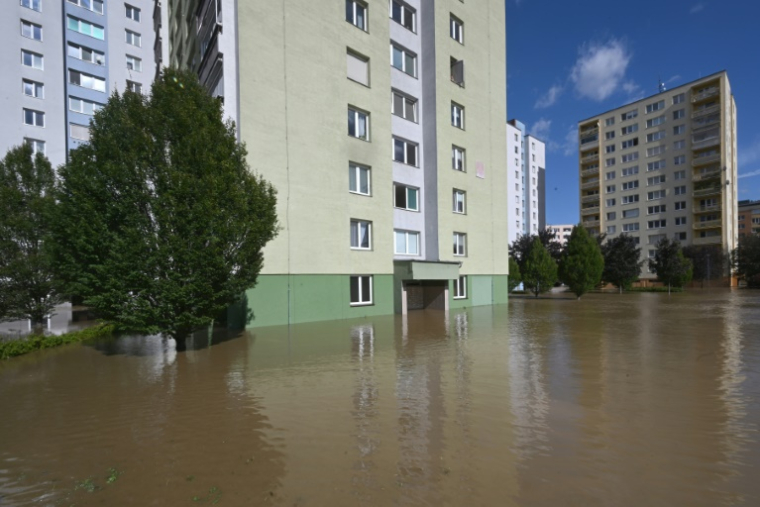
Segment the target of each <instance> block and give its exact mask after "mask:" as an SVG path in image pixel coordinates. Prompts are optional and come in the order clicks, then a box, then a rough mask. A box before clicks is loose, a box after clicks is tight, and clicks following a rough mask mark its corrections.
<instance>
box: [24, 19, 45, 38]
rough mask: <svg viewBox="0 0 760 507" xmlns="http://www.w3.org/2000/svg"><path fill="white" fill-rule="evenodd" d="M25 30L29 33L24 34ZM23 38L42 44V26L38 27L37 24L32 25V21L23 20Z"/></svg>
mask: <svg viewBox="0 0 760 507" xmlns="http://www.w3.org/2000/svg"><path fill="white" fill-rule="evenodd" d="M25 29H26V32H27V33H24V30H25ZM21 36H22V37H25V38H27V39H31V40H36V41H39V42H42V25H38V24H37V23H32V22H31V21H27V20H25V19H22V20H21Z"/></svg>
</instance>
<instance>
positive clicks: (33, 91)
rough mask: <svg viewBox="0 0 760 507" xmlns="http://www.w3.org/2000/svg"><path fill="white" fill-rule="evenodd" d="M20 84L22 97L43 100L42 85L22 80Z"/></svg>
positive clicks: (43, 89)
mask: <svg viewBox="0 0 760 507" xmlns="http://www.w3.org/2000/svg"><path fill="white" fill-rule="evenodd" d="M22 84H23V87H22V88H23V90H24V95H28V96H29V97H34V98H36V99H44V98H45V85H43V84H42V83H38V82H37V81H32V80H30V79H24V80H22Z"/></svg>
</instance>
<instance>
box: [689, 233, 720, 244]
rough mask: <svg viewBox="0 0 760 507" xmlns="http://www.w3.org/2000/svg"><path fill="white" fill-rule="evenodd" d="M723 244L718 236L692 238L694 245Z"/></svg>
mask: <svg viewBox="0 0 760 507" xmlns="http://www.w3.org/2000/svg"><path fill="white" fill-rule="evenodd" d="M722 242H723V240H722V238H721V236H720V234H719V235H717V236H708V237H706V238H694V241H692V243H693V244H695V245H720V244H721V243H722Z"/></svg>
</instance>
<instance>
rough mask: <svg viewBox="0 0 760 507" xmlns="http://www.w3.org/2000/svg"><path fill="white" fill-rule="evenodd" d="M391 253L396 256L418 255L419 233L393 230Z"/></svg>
mask: <svg viewBox="0 0 760 507" xmlns="http://www.w3.org/2000/svg"><path fill="white" fill-rule="evenodd" d="M393 237H394V240H393V241H394V246H393V252H394V253H395V254H396V255H419V254H420V233H419V232H414V231H401V230H394V231H393Z"/></svg>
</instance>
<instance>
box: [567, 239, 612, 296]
mask: <svg viewBox="0 0 760 507" xmlns="http://www.w3.org/2000/svg"><path fill="white" fill-rule="evenodd" d="M559 268H560V278H561V279H562V281H563V282H564V283H565V284H567V286H568V287H569V288H570V290H571V291H572V292H573V293H574V294H575V295H576V296H578V299H580V298H581V296H583V295H584V294H585V293H587V292H588V291H590V290H591V289H593V288H594V287H596V286H597V285H598V284H599V282H600V281H601V280H602V271H603V270H604V257H603V256H602V251H601V250H600V248H599V244H598V243H597V241H596V238H594V237H592V236H591V235H589V233H588V231H587V230H586V228H585V227H583V226H582V225H576V226H575V227H573V231H572V232H571V233H570V238H569V239H568V240H567V245H565V251H564V252H563V254H562V260H561V261H560V264H559Z"/></svg>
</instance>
